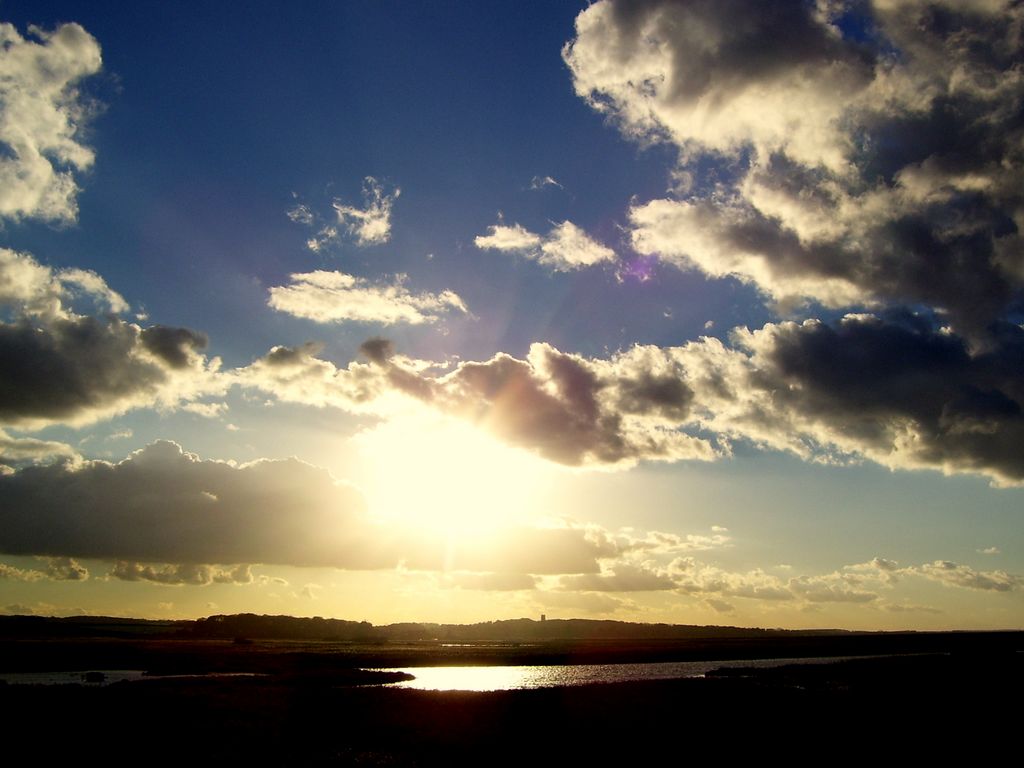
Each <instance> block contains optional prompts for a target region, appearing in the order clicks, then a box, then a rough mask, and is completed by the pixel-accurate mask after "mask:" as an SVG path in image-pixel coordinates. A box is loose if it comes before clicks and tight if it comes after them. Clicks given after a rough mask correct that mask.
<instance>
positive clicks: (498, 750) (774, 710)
mask: <svg viewBox="0 0 1024 768" xmlns="http://www.w3.org/2000/svg"><path fill="white" fill-rule="evenodd" d="M726 634H728V633H726ZM787 639H788V640H789V641H791V642H790V643H789V644H787V642H786V640H787ZM1021 649H1024V635H1022V634H1021V633H978V634H975V633H934V634H933V633H928V634H923V633H922V634H914V633H910V634H896V635H889V634H885V635H876V634H870V635H850V634H849V633H838V634H834V635H833V634H827V633H826V634H822V635H814V634H813V633H809V634H800V635H798V636H791V637H788V638H786V637H782V636H778V637H768V636H764V635H760V636H749V637H747V638H746V639H745V640H744V639H743V638H740V637H736V636H734V637H731V638H730V637H725V638H721V642H720V643H716V642H715V640H714V638H713V637H701V638H691V639H690V640H686V639H679V638H677V639H675V640H666V639H661V640H650V641H642V640H638V639H636V638H632V639H629V640H622V641H616V640H614V639H611V638H604V639H600V640H595V639H589V640H581V641H576V642H573V641H571V640H569V639H565V638H563V639H561V640H558V641H549V642H535V643H529V644H524V643H481V644H475V645H473V646H461V647H452V646H445V645H444V644H440V643H436V642H434V643H432V642H409V643H387V644H382V643H377V644H372V645H365V644H358V643H347V642H337V641H299V640H270V639H266V640H251V639H244V640H242V639H237V638H235V639H217V638H205V639H200V638H187V637H180V636H178V637H175V636H155V637H126V636H117V637H114V636H103V637H85V636H72V637H54V636H52V634H51V635H50V636H35V637H30V636H27V635H25V634H24V633H21V634H18V633H14V636H8V637H6V638H3V637H0V672H3V671H13V670H15V669H20V670H30V669H36V670H42V669H49V670H54V669H79V670H83V671H84V670H88V669H126V668H135V669H147V670H150V671H153V672H156V673H205V672H257V673H259V675H258V676H253V677H207V678H201V677H200V678H170V677H160V676H154V677H153V678H152V679H147V680H143V681H139V682H129V683H117V684H114V685H109V686H105V687H88V686H81V685H68V686H49V687H42V686H20V685H6V686H5V685H0V716H2V719H0V722H2V724H3V734H4V735H3V744H2V746H0V749H2V752H0V754H2V755H3V756H4V757H3V758H2V759H4V762H5V763H6V764H9V765H14V764H21V762H20V760H27V759H32V760H33V763H34V764H35V763H38V764H55V763H56V762H57V761H62V760H76V761H81V760H83V759H85V758H90V757H91V758H99V759H101V760H104V761H105V762H107V763H108V764H112V765H123V764H127V763H128V762H129V761H130V762H132V763H139V764H151V765H152V764H157V765H167V764H177V765H183V764H191V765H402V766H405V765H422V766H428V765H479V766H488V765H517V764H531V765H533V764H538V765H551V764H559V763H564V764H566V765H574V766H575V765H620V764H621V765H642V764H646V763H653V762H654V761H655V760H657V761H658V762H663V761H665V760H669V761H671V762H672V763H676V764H685V763H691V762H695V761H697V760H700V761H704V760H708V759H714V760H716V761H727V762H729V763H732V762H734V761H735V760H738V759H742V760H751V759H753V760H759V759H765V758H769V757H775V758H781V759H784V760H786V761H787V762H795V763H811V762H814V763H817V764H827V763H833V762H836V763H846V762H848V761H850V760H852V759H859V760H871V761H872V762H877V763H881V764H884V765H889V764H894V763H896V762H901V761H904V760H906V761H913V762H914V763H915V764H916V763H917V762H918V761H920V760H924V759H939V760H941V761H942V762H943V763H948V762H951V761H953V760H960V759H963V760H970V761H971V763H973V764H981V763H984V762H989V761H995V760H996V759H999V760H1005V759H1007V758H1008V757H1009V758H1010V759H1016V758H1015V757H1013V756H1015V755H1016V754H1017V753H1018V745H1019V740H1020V736H1021V725H1022V721H1021V708H1020V704H1019V702H1020V692H1021V683H1022V682H1024V674H1022V673H1024V653H1021ZM809 651H811V652H809ZM873 653H895V654H901V655H895V656H884V657H867V658H859V659H853V660H848V661H842V662H838V663H834V664H828V665H815V666H806V665H805V666H790V667H782V668H777V669H770V670H757V671H754V670H749V669H744V670H729V669H724V670H722V671H720V672H718V673H716V674H714V675H711V676H709V677H707V678H705V679H692V680H670V681H651V682H642V683H617V684H603V685H591V686H580V687H574V688H573V687H568V688H556V689H544V690H526V691H505V692H495V693H458V692H448V693H440V692H422V691H415V690H401V689H393V688H388V687H386V686H380V685H366V684H365V683H372V682H377V681H378V680H379V678H375V677H371V676H368V673H364V672H361V671H360V669H359V668H360V667H363V666H391V665H398V664H401V665H408V666H414V665H416V664H420V665H423V664H433V663H466V662H471V663H566V662H570V663H581V662H583V663H585V662H590V661H656V660H669V658H672V659H673V660H684V659H696V658H757V657H767V656H789V657H797V656H809V655H829V656H832V655H860V654H873ZM1006 749H1009V750H1010V752H1009V753H1008V754H1007V753H1005V750H1006ZM15 760H18V761H19V762H15Z"/></svg>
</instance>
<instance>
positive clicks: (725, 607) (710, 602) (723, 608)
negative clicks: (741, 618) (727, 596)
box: [704, 597, 736, 613]
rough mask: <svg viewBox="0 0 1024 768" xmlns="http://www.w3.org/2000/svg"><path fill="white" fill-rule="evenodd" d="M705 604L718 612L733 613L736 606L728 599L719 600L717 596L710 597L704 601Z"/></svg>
mask: <svg viewBox="0 0 1024 768" xmlns="http://www.w3.org/2000/svg"><path fill="white" fill-rule="evenodd" d="M704 603H705V605H707V606H708V607H709V608H711V609H712V610H714V611H717V612H718V613H732V612H733V611H735V610H736V606H734V605H733V604H732V603H730V602H729V601H727V600H719V599H718V598H717V597H709V598H707V599H706V600H705V601H704Z"/></svg>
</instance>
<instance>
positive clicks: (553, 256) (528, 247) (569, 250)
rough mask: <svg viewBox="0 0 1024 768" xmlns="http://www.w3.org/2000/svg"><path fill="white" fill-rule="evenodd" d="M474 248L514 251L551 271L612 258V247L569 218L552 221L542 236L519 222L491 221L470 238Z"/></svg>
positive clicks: (575, 267) (569, 269) (571, 269)
mask: <svg viewBox="0 0 1024 768" xmlns="http://www.w3.org/2000/svg"><path fill="white" fill-rule="evenodd" d="M473 242H474V244H475V245H476V247H477V248H480V249H482V250H496V251H502V252H505V253H516V254H519V255H520V256H524V257H526V258H528V259H533V260H534V261H537V262H538V263H540V264H543V265H544V266H546V267H549V268H550V269H552V270H553V271H555V272H571V271H573V270H576V269H582V268H583V267H591V266H594V265H595V264H600V263H602V262H608V261H614V260H615V251H613V250H612V249H611V248H608V247H607V246H604V245H601V244H600V243H599V242H597V241H596V240H594V239H593V238H591V237H590V236H589V235H588V234H587V233H586V232H584V231H583V230H582V229H580V228H579V227H577V226H576V225H575V224H573V223H572V222H571V221H563V222H562V223H561V224H558V225H556V226H555V227H553V228H552V229H551V231H550V232H548V234H547V235H546V236H544V237H541V236H540V235H538V234H535V233H533V232H530V231H529V230H527V229H525V228H524V227H522V226H520V225H519V224H513V225H512V226H506V225H504V224H495V225H493V226H491V227H489V228H488V234H486V235H478V236H477V237H476V238H475V239H474V240H473Z"/></svg>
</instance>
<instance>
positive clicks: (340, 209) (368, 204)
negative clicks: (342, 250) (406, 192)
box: [334, 176, 401, 245]
mask: <svg viewBox="0 0 1024 768" xmlns="http://www.w3.org/2000/svg"><path fill="white" fill-rule="evenodd" d="M400 194H401V190H400V189H398V188H397V187H396V188H395V190H394V192H392V193H390V194H387V193H385V192H384V187H383V186H382V185H381V184H380V182H378V181H377V180H376V179H375V178H373V177H372V176H367V177H366V181H365V183H364V184H363V200H364V203H365V208H356V207H354V206H351V205H344V204H343V203H341V202H340V201H337V200H336V201H335V202H334V210H335V212H336V213H337V215H338V224H339V225H340V226H342V227H344V229H345V231H346V232H348V233H349V234H350V235H352V236H353V237H355V240H356V242H357V243H358V244H359V245H380V244H381V243H386V242H387V241H388V240H389V239H390V238H391V207H392V206H393V205H394V202H395V200H396V199H398V196H399V195H400Z"/></svg>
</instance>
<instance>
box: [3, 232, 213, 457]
mask: <svg viewBox="0 0 1024 768" xmlns="http://www.w3.org/2000/svg"><path fill="white" fill-rule="evenodd" d="M76 294H82V295H86V296H89V297H91V298H93V299H94V301H96V302H97V303H103V304H107V305H108V306H109V307H110V308H111V309H114V310H118V311H120V310H124V309H127V304H126V303H125V302H124V299H122V298H121V297H120V296H119V295H118V294H117V293H115V292H114V291H112V290H111V289H110V288H109V287H108V286H107V285H106V283H105V282H104V281H103V279H102V278H101V277H99V276H98V275H96V274H94V273H92V272H87V271H84V270H74V269H66V270H62V271H57V272H55V271H53V270H51V269H50V268H49V267H46V266H43V265H41V264H39V263H38V262H36V261H35V259H33V258H32V257H31V256H29V255H27V254H19V253H15V252H12V251H8V250H5V249H0V306H3V307H5V308H7V309H8V310H9V312H8V317H7V319H6V321H5V318H4V317H3V315H0V360H3V365H2V366H0V424H8V425H12V426H20V427H28V428H33V427H40V426H45V425H47V424H52V423H66V424H72V425H80V424H85V423H89V422H93V421H96V420H97V419H100V418H105V417H109V416H111V415H114V414H117V413H122V412H124V411H126V410H129V409H131V408H137V407H141V406H151V407H152V406H161V407H170V406H174V405H176V404H178V403H179V402H180V401H182V400H188V399H193V398H195V397H197V396H199V395H202V394H206V393H209V392H215V391H219V390H222V389H223V388H224V386H223V385H222V384H220V383H218V382H217V381H216V378H217V377H216V375H215V371H216V367H217V365H219V361H217V360H216V359H215V360H209V361H208V360H207V359H206V358H205V357H203V356H202V355H201V354H199V351H200V350H201V349H202V348H203V347H204V346H205V344H206V337H205V336H203V335H202V334H200V333H197V332H196V331H192V330H189V329H186V328H168V327H165V326H153V327H151V328H146V329H141V328H140V327H139V326H137V325H135V324H133V323H128V322H125V321H124V320H121V319H120V318H119V317H117V315H116V314H114V313H113V312H111V313H107V314H97V315H78V314H75V313H74V312H72V311H71V310H69V309H68V308H67V306H65V304H66V302H67V301H68V300H70V299H72V298H74V296H75V295H76ZM23 447H24V446H23Z"/></svg>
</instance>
